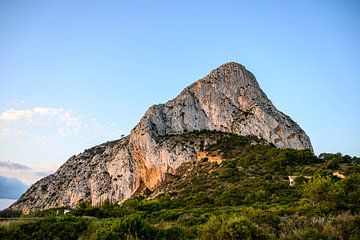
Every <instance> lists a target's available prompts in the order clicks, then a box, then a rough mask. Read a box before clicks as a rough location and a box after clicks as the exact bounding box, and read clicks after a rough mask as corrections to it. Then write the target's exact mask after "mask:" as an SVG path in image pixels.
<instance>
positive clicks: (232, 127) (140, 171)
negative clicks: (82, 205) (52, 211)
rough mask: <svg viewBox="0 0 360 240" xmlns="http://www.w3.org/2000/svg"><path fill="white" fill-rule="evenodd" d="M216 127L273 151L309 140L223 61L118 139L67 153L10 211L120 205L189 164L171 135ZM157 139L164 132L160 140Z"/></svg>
mask: <svg viewBox="0 0 360 240" xmlns="http://www.w3.org/2000/svg"><path fill="white" fill-rule="evenodd" d="M197 130H216V131H222V132H228V133H235V134H238V135H254V136H258V137H260V138H263V139H265V140H266V141H267V142H268V143H272V144H274V145H275V146H277V147H280V148H294V149H306V148H309V149H312V146H311V143H310V140H309V137H308V136H307V135H306V134H305V132H304V131H303V130H302V129H301V128H300V127H299V126H298V125H297V124H296V123H295V122H294V121H293V120H291V119H290V117H288V116H286V115H285V114H283V113H282V112H280V111H278V110H277V109H276V108H275V106H274V105H273V104H272V103H271V101H270V100H269V99H268V98H267V97H266V95H265V93H264V92H263V91H262V90H261V89H260V87H259V85H258V83H257V81H256V79H255V77H254V75H253V74H252V73H250V72H249V71H247V70H246V69H245V67H244V66H242V65H240V64H237V63H233V62H230V63H226V64H224V65H222V66H220V67H219V68H217V69H215V70H213V71H212V72H210V74H209V75H207V76H206V77H204V78H203V79H200V80H198V81H196V82H195V83H193V84H192V85H190V86H189V87H187V88H185V89H184V90H183V91H182V92H181V93H180V94H179V95H178V96H177V97H176V98H174V99H173V100H171V101H169V102H167V103H166V104H160V105H154V106H152V107H151V108H150V109H149V110H148V111H147V112H146V113H145V115H144V116H143V117H142V119H141V120H140V122H139V123H138V125H137V126H136V127H135V128H134V129H133V130H132V131H131V133H130V135H129V136H126V137H124V138H122V139H120V140H118V141H113V142H108V143H104V144H101V145H99V146H96V147H94V148H91V149H88V150H86V151H84V152H83V153H81V154H79V155H77V156H73V157H71V158H70V159H69V160H68V161H67V162H66V163H65V164H64V165H63V166H61V167H60V168H59V170H58V171H57V172H56V173H54V174H53V175H50V176H48V177H46V178H44V179H42V180H40V181H38V182H37V183H35V184H34V185H33V186H32V187H31V188H30V189H29V190H28V191H27V192H26V193H25V194H23V196H22V197H21V198H20V199H19V200H18V201H17V202H16V203H14V204H13V205H12V206H11V208H12V209H17V210H21V209H23V208H24V207H28V208H30V209H31V210H38V209H47V208H53V207H63V206H67V207H74V206H76V204H77V203H79V202H80V201H91V202H92V204H99V203H101V202H102V201H103V200H105V199H109V200H111V201H113V202H122V201H124V200H125V199H127V198H129V197H131V196H132V195H133V194H135V193H137V192H139V191H142V190H144V189H146V188H148V189H150V190H152V189H155V188H156V186H157V185H158V184H159V183H160V182H162V181H163V180H164V178H165V176H166V175H167V174H172V173H175V171H176V169H177V168H178V167H179V166H181V165H182V164H184V163H187V162H191V161H196V159H197V156H198V155H199V154H201V153H199V151H201V148H199V144H196V143H194V144H190V145H189V144H186V145H184V144H179V143H176V142H175V143H176V144H174V139H176V135H179V134H182V133H187V132H193V131H197ZM165 136H172V137H170V138H167V140H166V141H163V139H164V137H165Z"/></svg>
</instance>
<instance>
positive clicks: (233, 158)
mask: <svg viewBox="0 0 360 240" xmlns="http://www.w3.org/2000/svg"><path fill="white" fill-rule="evenodd" d="M207 137H209V138H212V139H213V138H214V137H215V138H216V139H217V142H216V143H215V144H211V145H208V146H204V151H206V152H207V153H208V156H209V157H204V158H203V159H201V160H200V161H197V162H194V163H188V164H186V165H184V166H183V167H181V169H179V173H178V174H176V175H171V176H169V177H168V178H167V180H166V181H165V182H164V183H163V184H162V185H161V186H159V187H158V189H157V190H156V191H155V192H152V191H150V190H149V189H146V190H145V191H144V193H143V194H142V195H137V196H134V197H133V198H131V199H128V200H126V201H125V202H124V203H123V204H120V205H119V204H113V203H110V202H109V201H105V202H104V203H103V204H102V205H101V206H92V205H91V203H88V202H82V203H80V204H79V205H78V206H77V208H76V209H73V210H71V211H70V212H69V213H66V214H63V211H64V209H49V210H45V211H41V212H33V213H30V214H29V215H26V216H25V215H21V213H18V212H13V211H9V210H6V211H3V212H1V214H0V215H1V216H3V217H4V216H5V217H6V216H7V217H9V216H20V218H18V219H17V220H11V221H10V220H9V221H5V222H0V238H1V239H32V240H34V239H89V240H92V239H352V240H354V239H360V214H359V211H360V158H357V157H350V156H348V155H342V154H340V153H337V154H320V155H319V156H315V155H313V154H312V153H311V151H310V150H293V149H279V148H275V147H274V146H272V145H269V144H266V143H265V142H264V141H263V140H259V139H257V138H255V137H241V136H237V135H233V134H228V133H221V132H209V131H201V132H193V133H187V134H182V135H179V136H178V137H177V139H178V141H181V142H182V144H184V143H187V144H192V142H193V141H194V140H196V139H199V138H201V139H205V138H207ZM255 143H256V144H255ZM212 157H217V158H218V159H222V161H221V162H220V161H217V162H214V161H212V160H211V159H212ZM334 174H335V175H336V174H338V176H334ZM341 174H342V175H343V176H345V178H343V177H342V175H341ZM288 176H296V179H295V184H294V185H293V186H290V184H289V179H288Z"/></svg>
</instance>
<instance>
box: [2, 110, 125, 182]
mask: <svg viewBox="0 0 360 240" xmlns="http://www.w3.org/2000/svg"><path fill="white" fill-rule="evenodd" d="M121 134H122V131H121V130H120V129H119V128H118V126H117V125H116V124H114V123H104V122H102V121H98V120H97V119H95V118H92V117H89V116H86V115H83V114H79V113H76V112H74V111H71V110H66V109H63V108H51V107H34V108H29V109H25V108H22V109H14V108H12V109H7V110H5V111H3V112H0V159H1V160H2V161H1V162H0V175H3V176H6V177H15V178H18V179H20V180H21V181H24V182H26V183H29V184H31V183H33V182H35V181H37V180H39V179H40V178H42V177H44V176H46V175H49V174H51V173H53V172H54V171H55V170H56V169H57V168H58V167H59V166H60V165H61V164H62V163H64V162H65V161H66V159H68V158H69V157H70V156H71V155H73V154H77V153H79V152H80V151H82V150H83V149H85V148H88V147H90V146H93V145H95V144H99V143H102V142H103V141H107V140H111V139H116V138H120V136H121ZM8 160H11V161H14V162H16V163H14V162H8ZM27 168H29V169H27Z"/></svg>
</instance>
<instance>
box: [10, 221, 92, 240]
mask: <svg viewBox="0 0 360 240" xmlns="http://www.w3.org/2000/svg"><path fill="white" fill-rule="evenodd" d="M87 226H88V222H87V221H86V220H84V219H82V218H78V217H57V218H45V219H43V220H40V221H35V222H27V223H24V224H21V225H19V226H18V227H17V228H15V229H13V230H12V231H10V232H8V233H7V236H6V239H23V240H27V239H29V240H34V239H39V240H41V239H69V240H71V239H78V238H79V236H80V235H81V234H82V233H83V232H85V231H86V230H87Z"/></svg>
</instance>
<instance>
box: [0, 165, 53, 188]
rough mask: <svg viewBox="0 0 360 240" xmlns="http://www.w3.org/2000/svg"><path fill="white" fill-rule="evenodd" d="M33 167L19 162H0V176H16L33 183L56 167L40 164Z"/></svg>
mask: <svg viewBox="0 0 360 240" xmlns="http://www.w3.org/2000/svg"><path fill="white" fill-rule="evenodd" d="M35 168H36V169H35ZM35 168H30V167H28V166H25V165H23V164H20V163H13V162H0V176H5V177H8V178H16V179H19V180H21V181H22V182H25V183H27V184H33V183H34V182H36V181H37V180H39V179H41V178H43V177H46V176H48V175H50V174H52V173H54V172H55V171H56V169H57V168H58V167H57V166H55V165H42V166H36V167H35Z"/></svg>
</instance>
